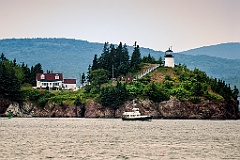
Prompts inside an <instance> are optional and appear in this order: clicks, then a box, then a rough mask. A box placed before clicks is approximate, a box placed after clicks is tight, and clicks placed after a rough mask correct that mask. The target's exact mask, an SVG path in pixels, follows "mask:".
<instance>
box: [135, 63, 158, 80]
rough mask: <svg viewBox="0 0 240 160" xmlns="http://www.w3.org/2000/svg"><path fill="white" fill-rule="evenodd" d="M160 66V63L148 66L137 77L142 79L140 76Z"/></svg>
mask: <svg viewBox="0 0 240 160" xmlns="http://www.w3.org/2000/svg"><path fill="white" fill-rule="evenodd" d="M159 66H160V65H159V64H156V65H154V66H152V67H151V68H148V69H146V70H144V71H143V72H142V73H141V74H139V75H138V76H137V79H140V78H142V77H144V76H146V75H147V74H149V73H151V72H153V71H154V70H155V69H157V68H158V67H159Z"/></svg>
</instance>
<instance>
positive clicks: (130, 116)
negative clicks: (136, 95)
mask: <svg viewBox="0 0 240 160" xmlns="http://www.w3.org/2000/svg"><path fill="white" fill-rule="evenodd" d="M135 106H136V104H135V103H134V101H133V106H132V111H131V112H124V113H123V115H122V120H129V121H135V120H141V121H149V120H151V119H152V116H149V115H141V113H140V111H139V108H136V107H135Z"/></svg>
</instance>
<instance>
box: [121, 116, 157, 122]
mask: <svg viewBox="0 0 240 160" xmlns="http://www.w3.org/2000/svg"><path fill="white" fill-rule="evenodd" d="M122 120H123V121H151V120H152V116H144V117H122Z"/></svg>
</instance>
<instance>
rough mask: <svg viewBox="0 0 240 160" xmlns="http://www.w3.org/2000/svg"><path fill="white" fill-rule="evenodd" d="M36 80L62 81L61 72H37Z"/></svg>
mask: <svg viewBox="0 0 240 160" xmlns="http://www.w3.org/2000/svg"><path fill="white" fill-rule="evenodd" d="M36 80H38V81H62V80H63V76H62V74H61V73H37V75H36Z"/></svg>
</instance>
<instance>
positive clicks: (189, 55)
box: [0, 38, 240, 88]
mask: <svg viewBox="0 0 240 160" xmlns="http://www.w3.org/2000/svg"><path fill="white" fill-rule="evenodd" d="M110 43H111V42H110ZM122 43H124V42H122ZM103 45H104V44H103V43H94V42H88V41H84V40H75V39H65V38H33V39H29V38H26V39H3V40H0V52H1V53H4V54H5V56H6V57H7V58H8V59H10V60H13V59H14V58H16V59H17V63H22V62H24V63H25V64H28V65H29V66H32V65H35V64H37V63H41V64H42V66H43V69H44V71H46V70H53V71H54V72H61V73H63V75H64V77H65V78H77V79H78V80H79V78H80V74H81V73H83V72H85V73H86V72H87V68H88V65H91V64H92V60H93V57H94V54H97V55H98V56H100V55H101V53H102V50H103ZM140 47H141V46H140ZM166 49H167V48H166ZM128 50H129V55H130V56H131V54H132V50H133V46H128ZM140 52H141V55H142V56H147V55H148V54H149V53H150V54H151V55H152V56H153V57H154V58H156V59H158V58H159V57H160V56H161V57H162V58H163V56H164V52H161V51H154V50H152V49H149V48H143V47H142V48H140ZM174 55H175V63H176V64H178V63H181V64H186V65H187V67H188V68H190V69H194V68H195V67H196V68H199V69H200V70H202V71H205V72H206V73H207V74H208V75H209V76H211V77H216V78H221V79H223V80H227V83H230V84H231V85H238V87H239V88H240V83H239V82H240V43H224V44H218V45H213V46H207V47H201V48H197V49H192V50H188V51H185V52H180V53H175V54H174Z"/></svg>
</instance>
